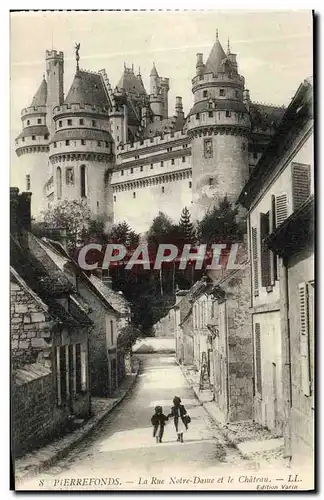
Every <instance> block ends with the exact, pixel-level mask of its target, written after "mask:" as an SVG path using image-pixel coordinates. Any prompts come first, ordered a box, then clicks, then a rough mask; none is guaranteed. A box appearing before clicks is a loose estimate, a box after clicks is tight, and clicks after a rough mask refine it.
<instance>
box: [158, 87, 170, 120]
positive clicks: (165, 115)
mask: <svg viewBox="0 0 324 500" xmlns="http://www.w3.org/2000/svg"><path fill="white" fill-rule="evenodd" d="M169 81H170V80H169V78H160V89H161V94H162V98H163V118H168V110H169V103H168V93H169V90H170V84H169Z"/></svg>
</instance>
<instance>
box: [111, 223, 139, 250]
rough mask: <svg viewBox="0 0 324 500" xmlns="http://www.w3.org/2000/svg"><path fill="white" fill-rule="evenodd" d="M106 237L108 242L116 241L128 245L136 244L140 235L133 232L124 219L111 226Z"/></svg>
mask: <svg viewBox="0 0 324 500" xmlns="http://www.w3.org/2000/svg"><path fill="white" fill-rule="evenodd" d="M108 239H109V242H110V243H118V244H122V245H125V246H126V247H129V246H137V245H138V242H139V239H140V237H139V234H137V233H135V231H133V230H132V229H131V228H130V227H129V225H128V224H127V222H125V221H124V222H119V223H118V224H115V225H114V226H113V227H112V229H111V231H110V233H109V238H108Z"/></svg>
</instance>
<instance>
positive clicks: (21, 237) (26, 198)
mask: <svg viewBox="0 0 324 500" xmlns="http://www.w3.org/2000/svg"><path fill="white" fill-rule="evenodd" d="M10 204H11V247H10V260H11V271H10V318H11V333H10V335H11V415H12V422H11V423H12V433H11V436H12V452H13V456H14V457H17V456H20V455H22V454H23V453H25V452H27V451H29V450H31V449H33V448H36V447H38V446H41V445H42V444H44V443H45V442H48V441H49V440H51V439H53V437H55V436H56V435H59V434H61V433H63V432H64V431H66V429H67V428H70V427H71V426H74V425H76V424H77V422H78V421H79V420H80V419H86V418H88V417H89V416H90V409H91V408H90V384H89V370H88V336H89V331H90V329H91V328H92V322H91V320H90V318H89V317H88V315H87V313H86V310H85V308H84V304H83V301H82V299H81V297H80V296H79V295H78V294H77V293H75V290H73V288H72V287H71V285H70V283H69V282H68V280H66V278H65V276H64V274H63V273H61V272H57V273H53V274H51V273H48V272H47V271H46V269H45V267H44V266H43V262H42V261H40V260H38V259H37V258H36V257H35V256H34V255H33V253H32V252H31V250H30V248H29V244H28V242H29V233H28V229H29V228H30V216H29V215H30V195H29V194H28V193H22V194H20V195H19V193H18V190H17V189H11V190H10Z"/></svg>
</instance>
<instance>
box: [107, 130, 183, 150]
mask: <svg viewBox="0 0 324 500" xmlns="http://www.w3.org/2000/svg"><path fill="white" fill-rule="evenodd" d="M180 139H184V140H186V141H188V135H187V134H186V133H184V132H182V131H181V130H178V131H177V132H170V133H167V134H163V137H161V136H157V137H151V138H149V139H144V140H142V141H136V142H134V144H129V143H128V144H124V145H121V146H118V147H117V151H118V153H126V152H128V151H137V150H140V149H145V148H147V147H150V146H152V145H157V144H161V145H164V144H167V143H168V142H171V141H175V140H180Z"/></svg>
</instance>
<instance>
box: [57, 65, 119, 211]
mask: <svg viewBox="0 0 324 500" xmlns="http://www.w3.org/2000/svg"><path fill="white" fill-rule="evenodd" d="M108 111H109V101H108V99H107V94H106V92H105V88H104V85H103V80H102V78H101V76H100V75H99V74H97V73H89V72H87V71H83V70H79V69H78V67H77V70H76V73H75V76H74V80H73V82H72V85H71V87H70V90H69V92H68V94H67V97H66V99H65V101H64V103H63V104H62V105H60V106H56V107H55V108H54V111H53V113H54V115H53V118H54V123H55V134H54V135H53V137H52V138H51V143H50V162H51V164H52V167H53V182H54V200H60V199H64V198H68V199H85V200H87V202H88V204H89V207H90V210H91V212H92V214H93V215H101V216H104V217H105V218H106V220H108V221H109V220H111V219H112V200H111V196H110V190H109V180H110V175H111V170H112V168H113V164H114V145H113V139H112V136H111V134H110V124H109V116H108Z"/></svg>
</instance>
